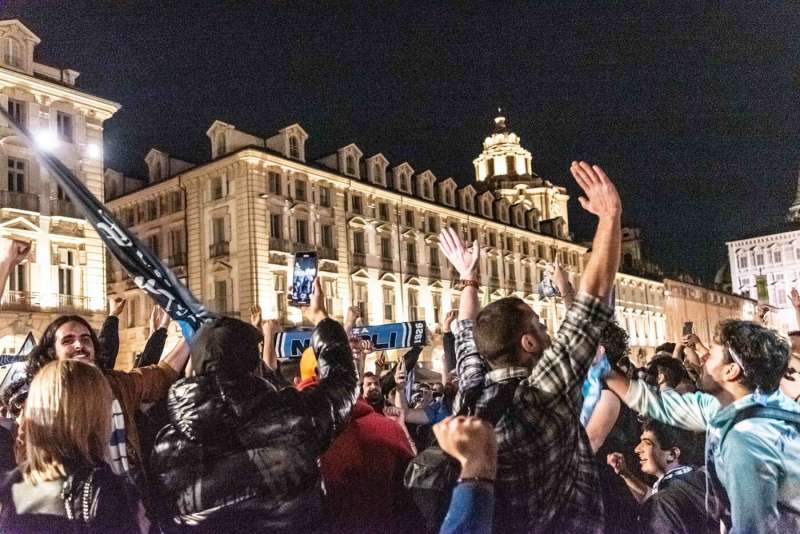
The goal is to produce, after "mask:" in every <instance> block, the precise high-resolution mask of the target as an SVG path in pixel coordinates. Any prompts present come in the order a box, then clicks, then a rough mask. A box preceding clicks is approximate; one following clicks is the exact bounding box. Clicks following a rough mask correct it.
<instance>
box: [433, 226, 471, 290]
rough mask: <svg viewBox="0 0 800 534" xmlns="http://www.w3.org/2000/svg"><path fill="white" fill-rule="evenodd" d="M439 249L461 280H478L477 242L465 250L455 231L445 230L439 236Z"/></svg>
mask: <svg viewBox="0 0 800 534" xmlns="http://www.w3.org/2000/svg"><path fill="white" fill-rule="evenodd" d="M439 248H440V249H441V251H442V253H443V254H444V255H445V257H447V261H449V262H450V263H451V264H452V265H453V267H455V269H456V271H458V275H459V276H460V277H461V279H462V280H478V272H479V263H478V262H479V260H480V256H481V249H480V247H479V246H478V242H477V241H474V242H473V243H472V246H471V247H469V248H467V247H465V246H464V242H463V241H461V237H459V235H458V233H457V232H456V231H455V230H453V229H452V228H445V229H444V230H442V232H441V233H440V234H439Z"/></svg>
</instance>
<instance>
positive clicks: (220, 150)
mask: <svg viewBox="0 0 800 534" xmlns="http://www.w3.org/2000/svg"><path fill="white" fill-rule="evenodd" d="M224 154H225V132H219V133H218V134H217V157H219V156H222V155H224Z"/></svg>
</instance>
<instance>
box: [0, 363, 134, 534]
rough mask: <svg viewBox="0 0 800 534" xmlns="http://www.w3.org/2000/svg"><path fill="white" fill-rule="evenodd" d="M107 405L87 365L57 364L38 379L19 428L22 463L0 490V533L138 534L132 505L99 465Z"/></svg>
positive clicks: (106, 434) (105, 388) (108, 398)
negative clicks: (85, 533)
mask: <svg viewBox="0 0 800 534" xmlns="http://www.w3.org/2000/svg"><path fill="white" fill-rule="evenodd" d="M112 399H113V396H112V394H111V388H110V387H109V385H108V382H107V381H106V379H105V378H104V377H103V373H102V372H101V371H100V370H99V369H98V368H97V367H95V366H93V365H91V364H88V363H84V362H81V361H78V360H60V361H55V362H51V363H49V364H47V365H45V366H44V367H43V368H42V369H41V371H40V372H39V373H37V375H36V377H35V378H34V379H33V382H32V383H31V387H30V392H29V393H28V400H27V402H26V403H25V408H24V411H23V413H22V421H21V423H20V432H21V435H22V436H23V442H22V447H23V451H24V458H25V460H24V461H23V462H21V463H20V465H19V466H18V467H17V469H16V470H14V471H12V472H11V474H10V475H9V476H7V477H6V479H5V480H3V481H2V483H0V531H2V532H19V533H27V532H138V531H139V529H138V527H137V523H136V513H135V510H137V509H138V503H136V502H130V500H129V497H128V491H127V489H126V484H125V482H124V481H123V480H122V479H121V478H119V477H117V476H116V475H114V474H113V473H112V471H111V469H110V468H109V467H108V465H107V464H106V462H105V460H104V455H105V452H106V451H107V449H108V443H109V439H110V432H111V403H112Z"/></svg>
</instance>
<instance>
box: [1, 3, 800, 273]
mask: <svg viewBox="0 0 800 534" xmlns="http://www.w3.org/2000/svg"><path fill="white" fill-rule="evenodd" d="M666 3H669V4H670V5H671V6H672V7H664V6H663V5H662V4H666ZM115 4H116V5H115ZM466 4H467V3H466V2H419V3H417V2H398V3H390V2H384V1H380V2H370V3H368V2H363V3H346V2H341V1H335V2H321V3H311V2H302V1H296V2H265V1H261V2H255V1H252V2H251V1H235V2H234V1H228V2H219V1H217V2H214V1H210V0H207V1H203V2H188V1H160V2H149V1H136V2H133V1H129V2H110V1H102V2H101V1H98V2H82V1H74V0H73V1H66V0H56V1H36V0H28V1H25V2H22V1H10V2H9V1H6V2H3V1H0V6H3V7H2V9H1V10H0V13H2V18H14V17H16V18H19V19H21V20H22V21H23V22H24V23H25V24H26V25H27V26H28V27H29V28H30V29H31V30H32V31H34V32H35V33H36V34H37V35H39V37H40V38H41V39H42V44H41V45H40V46H39V47H38V49H37V50H38V55H37V60H38V61H40V62H42V63H45V64H49V65H53V66H58V67H70V68H73V69H75V70H78V71H80V72H81V77H80V78H79V79H78V87H79V88H80V89H82V90H85V91H88V92H90V93H94V94H96V95H99V96H102V97H105V98H108V99H111V100H114V101H117V102H120V103H121V104H122V106H123V108H122V110H121V111H120V112H119V113H117V115H116V116H115V117H114V118H113V119H112V120H110V121H109V122H107V123H106V130H105V150H106V165H107V166H109V167H113V168H116V169H119V170H123V171H125V172H127V173H129V174H136V175H144V164H143V162H142V159H143V157H144V154H145V153H146V151H147V150H148V149H149V148H150V147H152V146H159V147H162V148H164V149H166V150H167V151H169V152H171V153H172V154H174V155H176V156H179V157H184V158H187V159H190V160H193V161H203V160H205V159H208V157H209V156H210V147H209V144H208V140H207V138H206V137H205V131H206V129H207V128H208V127H209V126H210V125H211V123H212V121H213V120H214V119H221V120H224V121H226V122H230V123H232V124H234V125H236V126H237V127H238V128H240V129H242V130H244V131H248V132H251V133H255V134H260V135H263V136H268V135H271V134H272V133H274V132H276V131H277V130H278V129H279V128H282V127H284V126H287V125H289V124H291V123H294V122H299V123H300V124H301V125H302V126H303V127H304V128H305V129H306V131H308V132H309V135H310V139H309V145H308V148H307V152H306V153H307V155H308V156H312V157H313V156H319V155H322V154H325V153H329V152H331V151H333V150H335V149H336V148H338V147H341V146H344V145H346V144H348V143H350V142H355V143H357V144H358V146H359V147H361V149H362V150H363V151H364V153H365V155H372V154H374V153H376V152H383V153H384V154H385V155H386V156H387V157H388V159H389V161H390V162H391V164H392V165H396V164H398V163H400V162H402V161H403V160H407V161H409V163H410V164H411V165H412V167H414V169H415V170H417V171H418V172H421V171H423V170H425V169H428V168H430V169H431V170H432V171H433V172H434V174H435V175H436V176H437V177H439V178H445V177H447V176H450V175H452V176H454V177H455V178H456V179H457V180H458V181H459V183H461V184H462V185H463V184H466V183H468V182H469V181H471V180H473V167H472V160H473V159H474V158H475V157H476V156H477V155H478V154H479V153H480V151H481V143H482V141H483V138H484V137H485V136H486V134H487V133H488V132H489V130H490V127H491V120H492V118H493V117H494V116H495V115H496V109H497V107H502V108H503V110H504V112H505V115H506V116H507V117H508V122H509V125H510V126H511V128H512V130H513V131H515V132H516V133H517V134H519V135H520V136H521V138H522V143H523V145H524V146H525V147H526V148H527V149H528V150H530V151H531V152H532V154H533V168H534V171H536V172H537V173H538V174H539V175H540V176H542V177H544V178H546V179H549V180H551V181H552V182H554V183H556V184H559V185H565V186H566V187H567V188H568V189H569V192H570V194H571V195H573V200H572V201H571V202H570V217H571V223H572V225H571V227H572V230H573V231H574V232H576V234H577V237H578V238H579V239H587V238H590V237H591V232H592V229H593V224H594V221H593V220H592V218H591V217H590V216H588V215H585V214H584V213H582V212H581V210H580V207H579V205H578V203H577V201H576V200H575V199H574V197H576V196H577V193H578V188H577V186H576V185H575V184H574V182H573V181H572V178H571V177H570V176H569V172H568V167H569V162H570V161H571V160H573V159H580V158H583V159H588V160H590V161H593V162H598V163H600V164H601V165H603V166H604V167H605V168H606V170H607V172H608V173H609V175H610V176H612V178H614V179H615V181H616V183H617V184H618V187H619V189H620V193H621V195H622V199H623V203H624V208H625V214H624V219H625V222H626V224H634V225H638V226H640V227H642V228H643V229H644V233H645V236H646V239H647V241H648V244H649V252H650V253H651V255H652V256H653V258H654V259H655V260H656V261H658V262H659V263H660V264H662V265H663V266H664V267H665V268H667V269H669V270H672V269H683V270H685V271H688V272H690V273H692V274H695V275H700V276H702V277H703V278H704V279H706V280H710V279H711V278H712V277H713V274H714V272H715V271H716V270H717V268H718V267H719V266H720V265H722V264H723V263H724V262H726V261H727V259H726V252H725V245H724V243H725V241H726V240H731V239H735V238H737V237H740V236H742V235H743V234H745V233H748V232H750V231H751V230H753V229H755V228H758V227H761V226H767V225H769V224H771V223H775V222H778V221H780V219H781V218H782V217H783V215H784V214H785V213H786V210H787V209H788V207H789V205H790V204H791V202H792V200H793V198H794V191H795V184H796V179H797V172H798V167H799V166H800V94H799V93H800V67H798V58H800V37H798V35H800V34H798V28H800V7H798V6H790V4H791V2H785V3H784V2H773V3H772V5H771V6H770V7H764V6H761V7H758V8H756V7H755V6H756V5H757V4H750V6H752V7H750V8H745V7H743V6H739V7H726V8H724V9H723V8H719V7H712V6H710V5H705V3H699V2H651V3H642V4H639V7H637V8H633V7H628V8H627V9H624V8H621V7H605V6H603V5H602V4H606V3H605V2H566V1H554V2H514V3H512V2H494V3H486V4H483V3H480V4H478V3H476V4H475V5H474V6H473V7H470V8H465V7H463V6H464V5H466ZM496 4H503V7H496ZM527 4H531V5H527ZM331 6H337V7H336V8H335V9H334V8H332V7H331Z"/></svg>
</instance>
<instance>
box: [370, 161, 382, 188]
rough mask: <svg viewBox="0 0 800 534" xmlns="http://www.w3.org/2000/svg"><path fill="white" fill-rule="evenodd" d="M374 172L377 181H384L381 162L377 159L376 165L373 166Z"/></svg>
mask: <svg viewBox="0 0 800 534" xmlns="http://www.w3.org/2000/svg"><path fill="white" fill-rule="evenodd" d="M372 172H373V175H372V177H373V179H374V180H375V181H376V182H381V183H383V179H382V178H383V177H382V176H381V164H380V163H378V162H377V161H376V162H375V165H373V166H372Z"/></svg>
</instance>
